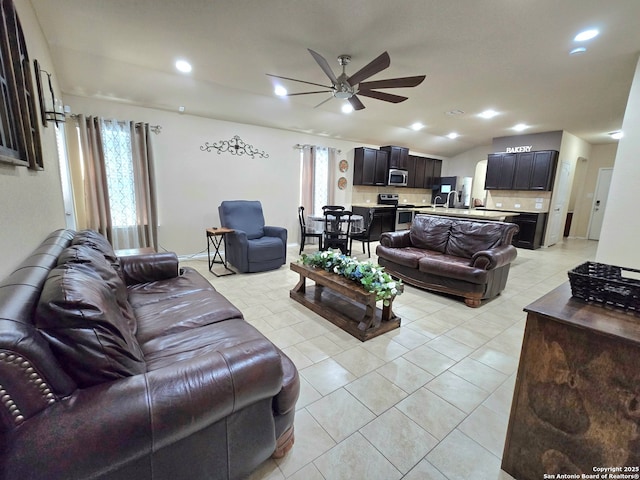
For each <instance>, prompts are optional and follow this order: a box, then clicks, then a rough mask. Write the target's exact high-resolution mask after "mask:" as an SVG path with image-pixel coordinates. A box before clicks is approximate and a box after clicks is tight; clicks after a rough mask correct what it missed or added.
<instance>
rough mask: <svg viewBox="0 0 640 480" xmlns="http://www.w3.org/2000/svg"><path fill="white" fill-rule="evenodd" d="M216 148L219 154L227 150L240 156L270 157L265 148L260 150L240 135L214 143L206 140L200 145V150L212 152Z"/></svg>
mask: <svg viewBox="0 0 640 480" xmlns="http://www.w3.org/2000/svg"><path fill="white" fill-rule="evenodd" d="M214 149H215V150H216V151H217V152H218V155H219V154H221V153H225V152H226V153H230V154H231V155H238V156H242V155H248V156H250V157H251V158H256V155H257V156H258V157H260V158H269V154H268V153H266V152H265V151H264V150H259V149H257V148H255V147H254V146H253V145H249V144H248V143H245V142H244V141H243V140H242V139H241V138H240V137H239V136H238V135H234V136H233V137H232V138H230V139H229V140H220V141H219V142H217V143H213V144H211V143H209V142H205V144H204V145H201V146H200V150H202V151H203V152H204V151H206V152H211V151H212V150H214Z"/></svg>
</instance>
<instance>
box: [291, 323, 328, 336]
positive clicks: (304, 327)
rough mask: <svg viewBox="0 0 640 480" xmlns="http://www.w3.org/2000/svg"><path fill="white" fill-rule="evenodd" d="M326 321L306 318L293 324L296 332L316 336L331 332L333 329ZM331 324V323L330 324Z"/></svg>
mask: <svg viewBox="0 0 640 480" xmlns="http://www.w3.org/2000/svg"><path fill="white" fill-rule="evenodd" d="M325 323H326V322H319V321H316V320H309V319H304V320H303V321H301V322H300V323H296V324H295V325H292V326H291V328H293V329H294V330H295V331H296V332H298V333H299V334H300V335H302V336H303V337H304V338H307V339H308V338H315V337H318V336H320V335H324V334H326V333H329V332H330V331H331V329H330V328H329V327H328V326H327V325H326V324H325ZM329 325H331V324H329Z"/></svg>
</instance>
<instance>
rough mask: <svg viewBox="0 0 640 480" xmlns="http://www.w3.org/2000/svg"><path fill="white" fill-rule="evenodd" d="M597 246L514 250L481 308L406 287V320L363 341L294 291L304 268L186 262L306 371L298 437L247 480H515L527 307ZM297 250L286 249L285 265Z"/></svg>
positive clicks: (402, 305) (401, 302) (400, 310)
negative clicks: (516, 401)
mask: <svg viewBox="0 0 640 480" xmlns="http://www.w3.org/2000/svg"><path fill="white" fill-rule="evenodd" d="M354 247H355V245H354ZM372 247H373V248H372V250H375V244H374V245H372ZM596 248H597V242H593V241H588V240H573V239H571V240H566V239H565V240H564V242H563V243H561V244H557V245H555V246H553V247H550V248H546V249H539V250H536V251H530V250H522V249H519V250H518V258H517V259H516V260H515V262H514V263H513V264H512V266H511V271H510V274H509V280H508V282H507V287H506V289H505V290H504V292H503V293H502V294H501V295H500V296H499V297H497V298H496V299H494V300H492V301H490V302H487V303H486V304H483V305H482V306H481V307H480V308H476V309H472V308H469V307H467V306H466V305H464V303H463V302H462V301H460V300H458V299H453V298H449V297H446V296H442V295H437V294H432V293H428V292H425V291H422V290H419V289H416V288H413V287H409V286H407V287H406V288H405V293H404V294H403V295H401V296H400V297H398V298H397V299H396V301H395V302H394V311H395V313H396V314H397V315H398V316H400V317H401V318H402V326H401V327H400V328H399V329H396V330H394V331H392V332H388V333H387V334H385V335H382V336H380V337H377V338H375V339H372V340H369V341H367V342H364V343H362V342H360V341H359V340H357V339H355V338H353V337H351V336H350V335H348V334H347V333H345V332H343V331H342V330H340V329H338V328H337V327H335V326H334V325H333V324H331V323H330V322H328V321H326V320H324V319H323V318H322V317H320V316H318V315H316V314H315V313H313V312H311V311H310V310H308V309H306V308H305V307H303V306H302V305H299V304H298V303H296V302H294V301H292V300H290V299H289V290H290V289H291V288H293V286H294V285H295V284H296V282H297V280H298V275H297V274H295V273H294V272H292V271H290V270H289V268H288V264H287V266H283V267H281V268H280V269H279V270H276V271H271V272H264V273H255V274H239V275H232V276H227V277H222V278H217V277H215V276H214V275H212V274H211V273H209V272H208V271H207V261H206V258H204V259H202V258H197V259H190V260H186V261H182V264H183V265H190V266H193V267H195V268H196V269H198V270H199V271H201V272H202V273H203V274H204V275H205V276H206V277H207V278H209V279H210V281H211V283H212V284H213V285H214V287H215V288H216V289H218V291H220V292H221V293H222V294H223V295H225V296H226V297H227V298H228V299H229V300H230V301H231V302H233V303H234V304H235V305H236V306H237V307H238V308H239V309H240V310H241V311H242V312H243V313H244V315H245V318H246V320H247V321H248V322H250V323H252V324H253V325H255V326H256V327H257V328H258V329H259V330H260V331H261V332H262V333H264V334H265V335H266V336H267V337H269V338H270V339H271V340H272V341H273V342H274V343H275V344H276V345H278V346H279V347H280V348H281V349H282V350H283V351H284V352H285V353H286V354H287V355H288V356H289V357H291V359H292V360H293V361H294V362H295V364H296V365H297V367H298V370H299V371H300V377H301V393H300V399H299V400H298V404H297V412H296V420H295V434H296V442H295V445H294V447H293V449H292V450H291V451H290V452H289V453H288V455H286V456H285V458H283V459H280V460H275V461H274V460H268V461H266V462H265V463H264V464H262V465H261V466H260V468H258V470H257V471H256V472H254V474H253V475H252V476H251V477H250V480H259V479H269V480H281V479H285V478H286V479H306V480H315V479H327V480H339V479H365V478H366V479H368V480H375V479H381V480H392V479H399V478H404V479H406V480H418V479H420V480H426V479H433V480H435V479H438V480H443V479H451V480H454V479H455V480H462V479H482V480H493V479H510V478H511V476H509V475H508V474H506V473H505V472H503V471H501V470H500V461H501V457H502V450H503V446H504V439H505V433H506V429H507V424H508V418H509V410H510V405H511V397H512V394H513V388H514V383H515V372H516V369H517V366H518V359H519V355H520V346H521V342H522V334H523V331H524V325H525V319H526V314H525V313H524V312H523V311H522V309H523V307H524V306H526V305H528V304H529V303H531V302H532V301H533V300H535V299H537V298H539V297H540V296H542V295H543V294H545V293H546V292H548V291H549V290H551V289H553V288H554V287H556V286H557V285H559V284H561V283H563V282H565V281H567V280H568V278H567V271H568V270H570V269H571V268H573V267H575V266H576V265H579V264H580V263H582V262H583V261H586V260H593V259H594V256H595V252H596ZM312 250H313V246H307V249H306V251H307V252H310V251H312ZM357 257H358V259H360V260H366V258H367V257H366V255H362V254H359V255H357ZM298 258H299V257H298V249H297V248H290V249H289V252H288V261H295V260H297V259H298ZM372 260H374V261H375V256H374V257H373V258H372ZM215 268H220V267H218V266H216V267H215Z"/></svg>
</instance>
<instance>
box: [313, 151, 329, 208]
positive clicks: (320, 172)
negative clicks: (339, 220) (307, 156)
mask: <svg viewBox="0 0 640 480" xmlns="http://www.w3.org/2000/svg"><path fill="white" fill-rule="evenodd" d="M315 157H316V158H315V163H314V172H313V208H314V210H315V214H316V215H321V214H322V207H323V206H324V205H327V204H328V203H329V150H328V149H327V148H324V147H316V148H315Z"/></svg>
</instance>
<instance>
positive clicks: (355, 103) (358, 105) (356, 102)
mask: <svg viewBox="0 0 640 480" xmlns="http://www.w3.org/2000/svg"><path fill="white" fill-rule="evenodd" d="M348 100H349V103H350V104H351V106H352V107H353V109H354V110H363V109H364V104H363V103H362V102H361V101H360V99H359V98H358V97H356V96H355V95H354V96H352V97H351V98H349V99H348Z"/></svg>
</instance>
